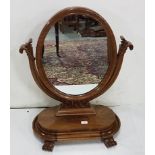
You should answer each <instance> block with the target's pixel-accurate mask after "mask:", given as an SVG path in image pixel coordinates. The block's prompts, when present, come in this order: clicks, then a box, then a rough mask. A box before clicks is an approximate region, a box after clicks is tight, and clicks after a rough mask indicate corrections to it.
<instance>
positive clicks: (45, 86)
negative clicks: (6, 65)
mask: <svg viewBox="0 0 155 155" xmlns="http://www.w3.org/2000/svg"><path fill="white" fill-rule="evenodd" d="M70 14H83V15H86V16H90V17H91V18H94V19H95V20H96V21H98V22H99V23H100V24H101V26H103V29H104V30H105V32H106V35H107V37H108V43H107V46H108V62H109V67H108V70H107V73H106V74H105V76H104V78H103V79H102V81H101V82H100V83H99V84H98V85H97V87H95V88H94V89H93V90H91V91H89V92H87V93H84V94H81V95H70V94H65V93H63V92H61V91H59V90H58V89H56V88H55V87H54V86H53V85H52V84H51V83H50V82H49V80H48V78H47V77H46V74H45V71H44V69H43V65H42V54H43V47H44V39H45V37H46V35H47V33H48V32H49V30H50V28H51V26H53V25H54V24H55V23H56V22H58V21H59V20H60V19H62V18H63V17H64V16H66V15H70ZM128 48H129V49H130V50H132V49H133V45H132V43H131V42H129V41H127V40H126V39H125V38H124V37H122V36H121V43H120V45H119V49H118V52H117V48H116V41H115V37H114V34H113V32H112V30H111V28H110V26H109V24H108V23H107V22H106V21H105V19H104V18H103V17H101V16H100V15H99V14H97V13H96V12H94V11H92V10H90V9H88V8H82V7H71V8H67V9H64V10H62V11H60V12H58V13H57V14H56V15H55V16H53V17H52V18H51V19H50V20H49V21H48V22H47V24H46V25H45V26H44V28H43V30H42V31H41V34H40V36H39V39H38V43H37V47H36V57H35V56H34V54H33V47H32V39H30V40H29V41H28V42H27V43H25V44H23V45H22V46H21V47H20V49H19V52H20V53H23V51H25V52H26V53H27V56H28V59H29V64H30V69H31V73H32V76H33V78H34V80H35V82H36V83H37V85H38V86H39V87H40V88H41V89H42V90H43V91H44V92H45V93H46V94H47V95H48V96H50V97H52V98H54V99H56V100H59V101H60V102H61V104H60V106H56V107H52V108H47V109H45V110H44V111H42V112H41V113H40V114H39V115H38V116H37V117H36V118H35V119H34V121H33V130H34V133H35V134H36V135H37V136H39V137H40V138H41V139H42V140H44V145H43V149H44V150H49V151H52V150H53V147H54V144H55V142H56V141H66V140H84V139H92V138H101V141H103V142H104V143H105V145H106V146H107V147H110V146H114V145H116V142H115V141H114V139H113V135H114V134H115V133H116V132H117V131H118V130H119V128H120V120H119V118H118V117H117V116H116V114H115V113H114V112H113V111H112V110H110V109H109V108H107V107H105V106H101V105H96V106H92V105H91V104H90V103H89V101H91V100H92V99H94V98H96V97H98V96H100V95H101V94H103V93H104V92H105V91H106V90H108V89H109V88H110V86H111V85H112V84H113V83H114V82H115V80H116V78H117V76H118V74H119V71H120V69H121V66H122V62H123V58H124V54H125V53H126V50H127V49H128ZM82 121H83V122H82Z"/></svg>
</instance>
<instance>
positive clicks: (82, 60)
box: [42, 14, 108, 95]
mask: <svg viewBox="0 0 155 155" xmlns="http://www.w3.org/2000/svg"><path fill="white" fill-rule="evenodd" d="M42 63H43V67H44V71H45V74H46V76H47V78H48V80H49V81H50V83H51V84H52V85H53V86H54V87H55V88H57V89H59V90H60V91H62V92H64V93H66V94H72V95H79V94H84V93H86V92H88V91H90V90H92V89H93V88H95V87H96V86H97V85H98V83H100V82H101V80H102V79H103V78H104V75H105V73H106V72H107V69H108V52H107V36H106V32H105V30H104V28H103V26H102V25H101V24H100V23H99V22H98V21H97V20H96V19H95V18H92V17H89V16H88V15H80V14H73V15H67V16H64V17H63V18H62V19H60V20H59V21H57V22H56V23H55V24H54V25H53V26H52V27H51V28H50V30H49V32H48V33H47V35H46V38H45V40H44V49H43V56H42Z"/></svg>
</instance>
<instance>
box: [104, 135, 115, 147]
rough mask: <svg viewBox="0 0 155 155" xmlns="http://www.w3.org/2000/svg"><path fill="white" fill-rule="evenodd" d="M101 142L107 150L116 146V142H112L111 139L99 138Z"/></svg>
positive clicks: (112, 139)
mask: <svg viewBox="0 0 155 155" xmlns="http://www.w3.org/2000/svg"><path fill="white" fill-rule="evenodd" d="M101 140H102V142H104V144H105V146H106V147H107V148H109V147H112V146H115V145H117V142H116V141H115V140H114V138H113V137H108V138H101Z"/></svg>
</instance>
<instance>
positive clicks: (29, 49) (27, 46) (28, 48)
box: [19, 39, 53, 97]
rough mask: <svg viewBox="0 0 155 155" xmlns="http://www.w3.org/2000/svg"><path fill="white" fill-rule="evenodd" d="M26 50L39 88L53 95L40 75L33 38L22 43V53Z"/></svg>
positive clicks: (20, 50)
mask: <svg viewBox="0 0 155 155" xmlns="http://www.w3.org/2000/svg"><path fill="white" fill-rule="evenodd" d="M24 51H25V52H26V54H27V56H28V59H29V65H30V69H31V73H32V76H33V78H34V80H35V82H36V83H37V85H38V86H39V88H41V89H42V90H43V91H44V92H45V93H46V94H47V95H48V96H50V97H53V96H52V95H51V93H50V92H49V90H48V89H47V88H46V87H45V86H44V84H43V83H42V81H41V80H40V77H39V75H38V70H37V67H36V64H35V57H34V55H33V47H32V39H29V41H28V42H27V43H25V44H23V45H21V47H20V49H19V52H20V53H21V54H22V53H23V52H24Z"/></svg>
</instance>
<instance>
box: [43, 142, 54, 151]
mask: <svg viewBox="0 0 155 155" xmlns="http://www.w3.org/2000/svg"><path fill="white" fill-rule="evenodd" d="M53 148H54V141H45V142H44V145H43V146H42V149H43V150H45V151H51V152H52V151H53Z"/></svg>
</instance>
